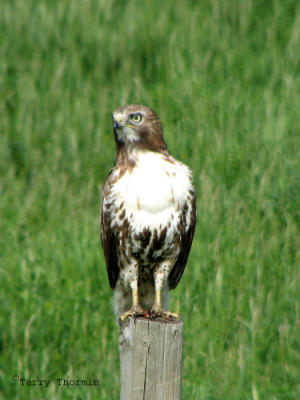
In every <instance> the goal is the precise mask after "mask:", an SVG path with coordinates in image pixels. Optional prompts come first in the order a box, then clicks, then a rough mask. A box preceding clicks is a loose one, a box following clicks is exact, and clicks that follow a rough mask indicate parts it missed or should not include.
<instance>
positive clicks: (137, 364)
mask: <svg viewBox="0 0 300 400" xmlns="http://www.w3.org/2000/svg"><path fill="white" fill-rule="evenodd" d="M182 345H183V322H182V321H164V320H160V319H157V320H149V319H145V318H137V319H136V320H133V319H132V318H128V319H127V320H126V321H125V323H122V324H121V327H120V341H119V349H120V364H121V379H120V383H121V393H120V399H121V400H180V399H181V360H182Z"/></svg>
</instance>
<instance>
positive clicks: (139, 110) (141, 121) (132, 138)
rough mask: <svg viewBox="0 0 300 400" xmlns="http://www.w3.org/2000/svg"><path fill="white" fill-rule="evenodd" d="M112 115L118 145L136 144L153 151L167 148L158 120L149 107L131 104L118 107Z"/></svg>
mask: <svg viewBox="0 0 300 400" xmlns="http://www.w3.org/2000/svg"><path fill="white" fill-rule="evenodd" d="M112 116H113V123H114V133H115V138H116V142H117V146H118V147H123V146H138V147H140V148H144V149H149V150H153V151H162V150H167V146H166V143H165V141H164V138H163V135H162V126H161V123H160V120H159V118H158V116H157V115H156V113H155V112H154V111H153V110H151V109H150V108H148V107H146V106H143V105H135V104H132V105H128V106H123V107H120V108H118V109H117V110H116V111H115V112H114V113H113V114H112Z"/></svg>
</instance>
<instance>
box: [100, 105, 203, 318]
mask: <svg viewBox="0 0 300 400" xmlns="http://www.w3.org/2000/svg"><path fill="white" fill-rule="evenodd" d="M113 123H114V134H115V141H116V160H115V166H114V168H113V170H112V171H111V172H110V174H109V175H108V177H107V179H106V182H105V185H104V189H103V194H102V207H101V227H100V233H101V241H102V247H103V250H104V255H105V259H106V267H107V274H108V279H109V283H110V286H111V288H112V289H114V297H115V313H116V315H117V316H118V317H119V316H121V320H124V319H125V318H126V317H128V316H133V317H136V316H138V315H144V316H149V315H151V316H152V317H153V318H155V317H157V316H159V317H162V318H166V319H170V318H171V317H175V318H178V314H175V313H171V312H169V311H168V302H169V289H174V288H176V286H177V285H178V282H179V281H180V278H181V275H182V274H183V271H184V268H185V265H186V262H187V259H188V255H189V252H190V248H191V244H192V240H193V235H194V231H195V226H196V197H195V190H194V186H193V180H192V172H191V170H190V169H189V168H188V167H187V166H186V165H184V164H183V163H181V162H180V161H177V160H176V159H175V158H174V157H172V156H171V154H170V152H169V151H168V148H167V145H166V143H165V141H164V138H163V135H162V126H161V123H160V121H159V119H158V117H157V115H156V114H155V112H154V111H153V110H151V109H150V108H148V107H145V106H143V105H129V106H125V107H120V108H118V109H117V110H116V111H115V112H114V113H113Z"/></svg>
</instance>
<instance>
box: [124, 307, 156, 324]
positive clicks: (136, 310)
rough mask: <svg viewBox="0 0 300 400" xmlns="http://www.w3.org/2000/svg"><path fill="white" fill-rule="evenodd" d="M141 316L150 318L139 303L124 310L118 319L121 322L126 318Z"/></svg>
mask: <svg viewBox="0 0 300 400" xmlns="http://www.w3.org/2000/svg"><path fill="white" fill-rule="evenodd" d="M139 316H142V317H145V318H150V314H149V312H148V311H147V310H144V309H143V308H142V307H141V306H140V305H137V306H132V307H131V309H130V310H128V311H125V312H124V313H123V314H122V315H121V316H120V320H121V321H122V322H123V321H125V319H126V318H128V317H132V318H133V319H135V318H137V317H139Z"/></svg>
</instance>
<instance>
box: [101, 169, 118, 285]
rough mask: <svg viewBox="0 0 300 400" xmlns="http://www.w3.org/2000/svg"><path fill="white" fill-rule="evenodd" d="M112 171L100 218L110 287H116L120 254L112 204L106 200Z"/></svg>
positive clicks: (104, 193) (105, 189)
mask: <svg viewBox="0 0 300 400" xmlns="http://www.w3.org/2000/svg"><path fill="white" fill-rule="evenodd" d="M111 173H112V171H111V172H110V174H109V175H108V177H107V178H106V181H105V183H104V188H103V195H102V206H101V218H100V237H101V242H102V247H103V251H104V257H105V260H106V270H107V275H108V280H109V284H110V287H111V288H112V289H114V287H115V286H116V283H117V279H118V276H119V266H118V256H117V247H116V245H117V241H116V236H115V234H114V232H113V230H112V229H111V219H112V218H113V217H114V212H113V211H112V209H111V208H112V207H111V206H112V204H111V203H107V202H106V196H108V193H109V191H110V186H111V176H112V175H111Z"/></svg>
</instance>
